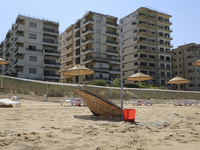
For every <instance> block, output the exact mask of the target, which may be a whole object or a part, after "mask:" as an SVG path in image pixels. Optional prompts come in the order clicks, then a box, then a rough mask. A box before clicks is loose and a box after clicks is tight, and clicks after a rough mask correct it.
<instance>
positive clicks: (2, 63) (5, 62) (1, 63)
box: [0, 58, 9, 94]
mask: <svg viewBox="0 0 200 150" xmlns="http://www.w3.org/2000/svg"><path fill="white" fill-rule="evenodd" d="M6 64H9V62H7V61H5V60H4V59H2V58H0V65H6ZM2 76H3V68H2V67H1V94H2V87H3V77H2Z"/></svg>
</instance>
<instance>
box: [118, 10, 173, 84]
mask: <svg viewBox="0 0 200 150" xmlns="http://www.w3.org/2000/svg"><path fill="white" fill-rule="evenodd" d="M170 18H171V15H168V14H165V13H162V12H158V11H155V10H152V9H149V8H145V7H141V8H139V9H137V10H136V11H135V12H133V13H131V14H129V15H127V16H125V17H124V18H122V19H120V21H119V32H120V33H121V29H123V80H124V82H125V83H129V82H130V81H127V80H126V78H128V77H129V76H131V75H133V74H134V73H137V72H142V73H145V74H147V75H150V76H152V77H153V79H152V80H149V81H146V82H147V83H148V84H153V85H156V86H165V87H169V86H168V85H167V84H166V83H167V81H168V80H170V79H171V78H172V60H171V48H172V45H171V40H172V37H171V36H170V33H171V32H172V30H171V29H170V25H172V23H171V21H170ZM119 39H120V38H119Z"/></svg>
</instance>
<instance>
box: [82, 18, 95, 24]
mask: <svg viewBox="0 0 200 150" xmlns="http://www.w3.org/2000/svg"><path fill="white" fill-rule="evenodd" d="M88 21H94V19H92V18H90V19H87V20H85V21H84V22H83V24H85V23H87V22H88Z"/></svg>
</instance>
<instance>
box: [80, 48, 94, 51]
mask: <svg viewBox="0 0 200 150" xmlns="http://www.w3.org/2000/svg"><path fill="white" fill-rule="evenodd" d="M89 50H91V51H94V48H86V49H83V50H82V52H86V51H89Z"/></svg>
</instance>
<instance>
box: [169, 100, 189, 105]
mask: <svg viewBox="0 0 200 150" xmlns="http://www.w3.org/2000/svg"><path fill="white" fill-rule="evenodd" d="M186 103H187V102H186V101H185V100H171V101H169V102H166V104H167V105H169V104H173V105H175V106H183V105H186Z"/></svg>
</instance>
